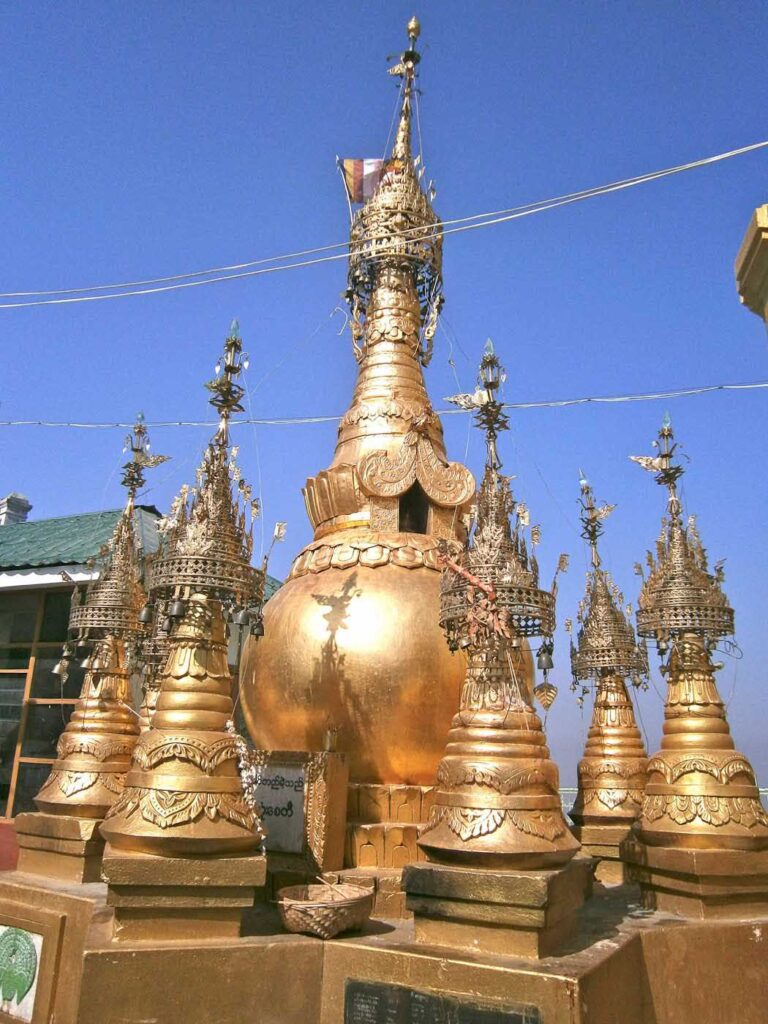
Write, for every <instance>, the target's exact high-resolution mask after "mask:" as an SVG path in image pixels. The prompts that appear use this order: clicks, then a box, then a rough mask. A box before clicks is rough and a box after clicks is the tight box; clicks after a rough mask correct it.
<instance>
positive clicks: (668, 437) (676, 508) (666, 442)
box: [629, 413, 685, 516]
mask: <svg viewBox="0 0 768 1024" xmlns="http://www.w3.org/2000/svg"><path fill="white" fill-rule="evenodd" d="M652 443H653V447H654V448H656V449H657V450H658V455H630V456H629V457H630V459H631V460H632V462H636V463H638V465H640V466H642V467H643V469H644V470H646V471H647V472H648V473H655V474H656V483H657V484H661V485H662V487H666V488H668V490H669V506H668V507H669V514H670V515H671V516H679V515H680V501H679V499H678V497H677V481H678V479H679V478H680V477H681V476H682V475H683V473H684V472H685V470H684V469H683V467H682V466H680V465H677V464H676V463H674V462H673V461H672V460H673V458H674V455H675V452H676V451H677V449H678V447H679V446H678V445H677V444H675V435H674V434H673V433H672V421H671V420H670V418H669V413H664V419H663V420H662V423H661V429H660V430H659V439H658V441H653V442H652Z"/></svg>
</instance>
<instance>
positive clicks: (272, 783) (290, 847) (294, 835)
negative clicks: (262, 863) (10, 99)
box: [256, 759, 306, 853]
mask: <svg viewBox="0 0 768 1024" xmlns="http://www.w3.org/2000/svg"><path fill="white" fill-rule="evenodd" d="M305 786H306V763H305V762H297V761H282V762H281V761H279V760H277V759H275V760H272V759H268V760H267V762H266V764H265V765H264V767H263V768H262V771H261V780H260V782H259V784H258V786H256V800H257V801H258V803H259V806H260V807H261V820H262V821H263V822H264V827H265V829H266V830H267V840H266V845H267V850H269V851H270V852H272V853H302V852H303V850H304V846H305V843H306V838H305V836H306V822H305V809H304V790H305Z"/></svg>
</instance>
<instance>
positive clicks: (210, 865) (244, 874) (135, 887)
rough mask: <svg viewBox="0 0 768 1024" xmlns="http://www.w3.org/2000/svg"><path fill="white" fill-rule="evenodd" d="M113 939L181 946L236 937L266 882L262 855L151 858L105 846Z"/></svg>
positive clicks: (104, 868) (104, 863) (103, 867)
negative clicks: (258, 892) (163, 942)
mask: <svg viewBox="0 0 768 1024" xmlns="http://www.w3.org/2000/svg"><path fill="white" fill-rule="evenodd" d="M102 871H103V877H104V880H105V881H106V882H107V883H108V889H107V904H108V905H109V906H110V907H113V908H114V912H115V913H114V937H115V939H118V940H120V941H126V940H134V939H136V940H143V941H147V940H154V941H157V940H162V941H166V942H168V941H176V942H179V941H181V942H184V941H190V940H194V939H222V938H236V937H237V936H238V935H239V934H240V923H241V919H242V915H243V911H244V910H245V909H247V908H248V907H252V906H253V903H254V899H255V897H256V890H257V889H262V888H263V886H264V883H265V881H266V877H267V861H266V857H265V856H264V855H263V854H259V855H253V856H245V857H206V858H204V857H156V856H152V855H150V854H146V853H121V852H118V851H116V850H113V849H112V848H111V847H110V846H109V845H108V846H107V848H106V850H105V853H104V861H103V865H102Z"/></svg>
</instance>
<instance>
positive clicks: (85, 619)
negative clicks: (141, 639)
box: [57, 413, 168, 675]
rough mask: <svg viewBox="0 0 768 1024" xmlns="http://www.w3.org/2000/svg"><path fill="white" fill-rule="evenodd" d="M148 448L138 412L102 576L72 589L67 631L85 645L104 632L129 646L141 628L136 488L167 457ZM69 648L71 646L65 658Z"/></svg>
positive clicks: (102, 554)
mask: <svg viewBox="0 0 768 1024" xmlns="http://www.w3.org/2000/svg"><path fill="white" fill-rule="evenodd" d="M149 448H150V445H149V435H148V433H147V428H146V425H145V423H144V416H143V414H142V413H139V415H138V417H137V419H136V424H135V426H134V428H133V432H132V433H131V434H129V435H128V437H127V438H126V441H125V447H124V449H123V450H124V451H130V453H131V458H130V459H129V461H128V462H126V463H125V465H124V466H123V476H122V483H123V486H124V487H125V489H126V491H127V492H128V495H127V498H126V502H125V507H124V509H123V513H122V515H121V516H120V519H119V520H118V522H117V526H116V527H115V530H114V532H113V534H112V536H111V537H110V539H109V541H108V542H107V543H106V544H105V545H104V547H103V548H102V549H101V551H100V552H99V558H100V560H101V564H100V567H99V573H98V577H97V578H96V579H95V580H93V581H91V582H90V583H89V584H88V586H87V587H86V588H84V589H80V588H77V589H76V590H75V592H74V593H73V595H72V610H71V613H70V617H69V631H70V635H71V636H74V637H75V639H76V640H77V642H78V644H79V645H80V647H81V649H82V648H83V647H85V648H86V649H87V645H88V644H89V643H90V642H91V641H93V640H94V639H97V638H102V637H106V636H113V637H116V638H118V639H120V640H122V641H124V642H126V643H128V645H129V648H131V646H132V644H133V643H134V642H135V640H136V639H137V637H138V635H139V634H140V633H141V632H142V623H141V622H140V620H139V610H140V609H141V607H142V605H143V604H144V601H145V597H144V590H143V588H142V585H141V582H140V577H141V568H140V564H139V553H138V545H137V542H136V535H135V529H134V513H135V501H136V494H137V493H138V491H139V490H141V488H142V487H143V486H144V482H145V478H144V471H145V469H149V468H152V467H153V466H159V465H160V464H161V463H163V462H165V461H166V460H167V458H168V456H167V455H150V454H149ZM69 654H70V651H69V649H68V648H67V649H66V650H65V660H66V658H67V657H68V656H69ZM129 654H132V651H131V650H130V649H129ZM57 674H59V675H60V674H61V672H58V673H57Z"/></svg>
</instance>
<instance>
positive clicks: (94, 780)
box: [35, 413, 167, 818]
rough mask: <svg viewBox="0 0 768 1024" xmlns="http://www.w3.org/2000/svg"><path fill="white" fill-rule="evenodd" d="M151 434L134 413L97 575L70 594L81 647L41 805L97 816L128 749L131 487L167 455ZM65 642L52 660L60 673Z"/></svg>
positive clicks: (133, 602)
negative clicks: (153, 446)
mask: <svg viewBox="0 0 768 1024" xmlns="http://www.w3.org/2000/svg"><path fill="white" fill-rule="evenodd" d="M149 449H150V445H149V436H148V433H147V428H146V425H145V423H144V417H143V415H142V414H141V413H140V414H139V416H138V417H137V419H136V424H135V426H134V428H133V431H132V433H131V434H129V435H128V437H127V438H126V441H125V447H124V449H123V450H124V451H129V452H130V453H131V457H130V459H129V461H128V462H126V463H125V465H124V466H123V477H122V483H123V486H124V487H125V489H126V491H127V492H128V495H127V499H126V503H125V508H124V509H123V512H122V514H121V516H120V519H119V520H118V523H117V526H116V527H115V530H114V533H113V534H112V537H111V538H110V540H109V541H108V543H107V544H106V545H105V546H104V548H103V549H102V552H101V558H102V563H101V567H100V571H99V575H98V578H97V579H96V580H94V581H92V582H91V583H89V585H88V587H87V588H86V589H85V590H84V591H75V593H74V594H73V601H72V610H71V614H70V619H69V632H70V636H74V637H75V638H76V641H77V646H78V650H79V652H80V654H81V655H83V654H85V655H86V658H85V662H84V667H85V669H86V673H85V678H84V680H83V686H82V690H81V692H80V697H79V699H78V701H77V703H76V704H75V708H74V711H73V712H72V715H71V717H70V720H69V722H68V723H67V725H66V727H65V729H64V732H63V733H62V735H61V737H60V738H59V741H58V744H57V746H56V752H57V758H56V761H55V762H54V765H53V768H52V770H51V774H50V775H49V776H48V779H47V780H46V782H45V784H44V785H43V787H42V789H41V790H40V792H39V794H38V795H37V797H35V803H36V804H37V806H38V807H39V808H40V810H41V811H46V812H48V813H52V814H65V815H72V816H74V817H82V818H103V817H104V815H105V814H106V813H107V811H108V809H109V807H110V806H111V805H112V803H113V802H114V801H115V799H116V798H117V795H118V794H119V793H120V792H121V791H122V788H123V781H124V779H125V773H126V772H127V770H128V766H129V764H130V760H131V751H132V750H133V746H134V744H135V742H136V737H137V736H138V734H139V726H138V723H137V720H136V716H135V712H134V711H133V709H132V707H131V703H132V700H131V688H130V682H129V676H130V671H131V668H132V660H133V656H134V654H135V651H134V650H133V647H134V645H135V643H136V642H137V640H138V638H139V636H140V633H141V631H142V629H143V626H142V623H141V622H140V620H139V614H140V609H141V606H142V604H143V603H144V599H145V598H144V591H143V588H142V586H141V582H140V574H141V569H140V563H139V552H138V547H137V544H136V539H135V534H134V511H135V509H134V506H135V501H136V495H137V493H138V491H139V490H141V488H142V487H143V486H144V482H145V480H144V471H145V470H146V469H148V468H151V467H153V466H157V465H160V463H162V462H165V461H166V458H167V456H165V455H150V454H149ZM70 657H71V644H68V645H67V646H66V647H65V651H64V654H63V656H62V658H61V660H60V661H59V663H58V664H57V665H56V666H55V667H54V670H53V671H54V673H55V674H56V675H58V676H60V677H61V678H63V679H66V677H67V674H68V668H69V659H70Z"/></svg>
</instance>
